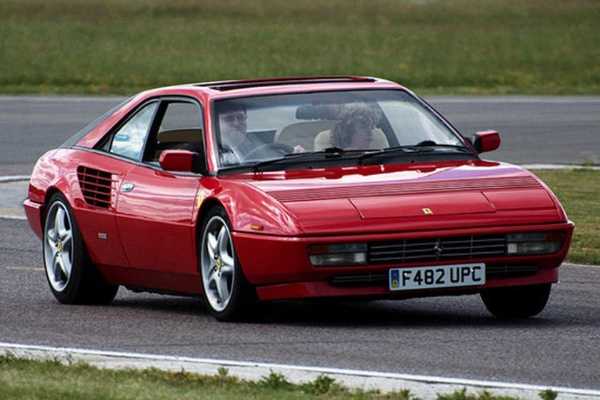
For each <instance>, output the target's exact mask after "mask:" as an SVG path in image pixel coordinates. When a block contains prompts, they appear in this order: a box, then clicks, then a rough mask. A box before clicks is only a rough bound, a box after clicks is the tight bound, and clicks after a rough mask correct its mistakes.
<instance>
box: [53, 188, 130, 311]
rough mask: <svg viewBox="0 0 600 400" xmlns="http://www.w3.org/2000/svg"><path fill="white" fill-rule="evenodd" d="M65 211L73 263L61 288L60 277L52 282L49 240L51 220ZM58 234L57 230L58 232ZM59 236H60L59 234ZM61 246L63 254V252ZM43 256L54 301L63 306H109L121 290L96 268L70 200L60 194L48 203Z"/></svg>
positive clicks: (63, 279)
mask: <svg viewBox="0 0 600 400" xmlns="http://www.w3.org/2000/svg"><path fill="white" fill-rule="evenodd" d="M58 208H62V209H63V210H64V212H65V213H66V219H65V221H66V222H68V225H69V229H70V232H71V239H70V240H71V244H70V245H69V246H70V248H69V255H68V256H67V257H70V259H71V269H70V274H69V275H68V276H67V275H66V274H63V275H62V276H61V278H62V281H61V282H60V283H61V284H57V283H56V275H55V277H54V278H51V276H50V274H51V273H52V271H53V269H52V266H50V267H49V265H48V258H47V256H46V255H47V252H50V253H49V254H51V253H52V250H51V246H50V244H49V243H50V242H49V240H48V237H49V230H50V224H51V223H52V221H51V219H52V218H53V217H56V214H55V213H54V210H58ZM54 222H55V221H54ZM54 232H56V229H54ZM55 234H56V233H55ZM62 246H63V245H62V244H61V252H62ZM42 254H43V256H44V257H43V259H44V267H45V268H44V269H45V271H46V279H47V281H48V285H49V287H50V290H51V291H52V294H53V295H54V297H55V298H56V299H57V300H58V301H59V302H60V303H62V304H109V303H111V302H112V301H113V299H114V298H115V296H116V295H117V291H118V290H119V286H118V285H112V284H109V283H108V282H106V280H105V279H104V278H103V277H102V275H101V274H100V272H99V271H98V270H97V269H96V267H95V266H94V264H92V262H91V260H90V258H89V256H88V254H87V251H86V249H85V243H84V242H83V238H82V236H81V233H80V231H79V227H78V225H77V221H76V220H75V215H74V213H73V211H72V209H71V206H70V205H69V202H68V201H67V199H66V198H65V197H64V196H63V195H62V194H60V193H55V194H54V195H52V197H51V198H50V200H49V201H48V203H47V207H46V213H45V216H44V231H43V239H42ZM53 279H54V282H52V281H53Z"/></svg>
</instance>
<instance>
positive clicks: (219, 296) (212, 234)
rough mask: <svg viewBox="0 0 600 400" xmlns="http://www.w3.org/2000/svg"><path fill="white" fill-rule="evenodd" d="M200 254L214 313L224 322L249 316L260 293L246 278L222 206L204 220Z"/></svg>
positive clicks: (206, 294) (207, 297) (206, 296)
mask: <svg viewBox="0 0 600 400" xmlns="http://www.w3.org/2000/svg"><path fill="white" fill-rule="evenodd" d="M199 256H200V257H199V259H200V273H201V275H202V287H203V297H204V302H205V303H206V306H207V307H208V309H209V311H210V313H211V314H212V315H213V316H215V317H216V318H217V319H218V320H220V321H234V320H239V319H243V318H245V317H248V316H249V312H250V311H251V309H252V308H253V306H254V305H255V303H256V293H255V290H254V288H253V287H252V286H251V285H250V284H249V283H248V282H247V281H246V279H245V277H244V274H243V272H242V268H241V266H240V262H239V260H238V258H237V256H236V254H235V248H234V246H233V238H232V235H231V228H230V225H229V221H228V219H227V215H226V213H225V210H223V208H221V207H219V206H217V207H213V208H212V209H210V210H209V211H208V212H207V215H206V217H205V218H204V220H203V225H202V233H201V239H200V255H199Z"/></svg>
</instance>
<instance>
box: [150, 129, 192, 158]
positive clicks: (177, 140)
mask: <svg viewBox="0 0 600 400" xmlns="http://www.w3.org/2000/svg"><path fill="white" fill-rule="evenodd" d="M202 139H203V138H202V129H172V130H168V131H162V132H159V133H158V135H157V147H158V148H157V149H156V150H155V151H154V161H157V160H158V159H159V157H160V153H162V152H163V151H165V150H190V151H193V152H196V153H202V152H203V151H204V150H203V147H202Z"/></svg>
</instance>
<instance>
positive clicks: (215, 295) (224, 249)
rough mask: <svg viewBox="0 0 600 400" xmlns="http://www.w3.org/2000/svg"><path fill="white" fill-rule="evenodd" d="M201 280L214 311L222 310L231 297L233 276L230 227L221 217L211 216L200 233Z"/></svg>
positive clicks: (233, 263) (233, 259) (233, 255)
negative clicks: (202, 232)
mask: <svg viewBox="0 0 600 400" xmlns="http://www.w3.org/2000/svg"><path fill="white" fill-rule="evenodd" d="M201 263H202V284H203V286H204V292H205V294H206V298H207V300H208V302H209V303H210V304H209V305H210V307H212V308H213V309H214V310H215V311H217V312H221V311H223V310H224V309H225V308H226V307H227V305H228V304H229V301H230V300H231V297H232V288H233V287H234V279H235V253H234V249H233V242H232V238H231V232H230V231H229V227H228V226H227V223H226V222H225V220H224V219H223V218H221V217H220V216H213V217H212V218H211V219H210V220H209V221H208V223H207V224H206V228H205V230H204V234H203V236H202V253H201Z"/></svg>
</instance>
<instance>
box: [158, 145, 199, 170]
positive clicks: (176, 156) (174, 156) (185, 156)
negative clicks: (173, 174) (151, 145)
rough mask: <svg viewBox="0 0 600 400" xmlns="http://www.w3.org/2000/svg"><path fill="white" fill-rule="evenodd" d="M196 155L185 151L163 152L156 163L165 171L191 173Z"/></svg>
mask: <svg viewBox="0 0 600 400" xmlns="http://www.w3.org/2000/svg"><path fill="white" fill-rule="evenodd" d="M197 158H198V153H193V152H191V151H187V150H165V151H163V152H162V153H160V158H159V159H158V163H159V164H160V166H161V168H162V169H164V170H165V171H179V172H193V171H194V160H195V159H197Z"/></svg>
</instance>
